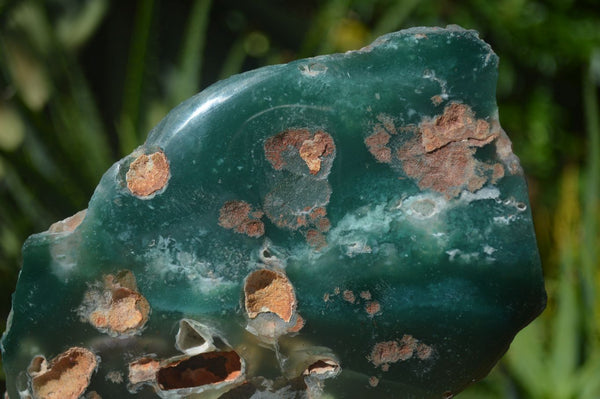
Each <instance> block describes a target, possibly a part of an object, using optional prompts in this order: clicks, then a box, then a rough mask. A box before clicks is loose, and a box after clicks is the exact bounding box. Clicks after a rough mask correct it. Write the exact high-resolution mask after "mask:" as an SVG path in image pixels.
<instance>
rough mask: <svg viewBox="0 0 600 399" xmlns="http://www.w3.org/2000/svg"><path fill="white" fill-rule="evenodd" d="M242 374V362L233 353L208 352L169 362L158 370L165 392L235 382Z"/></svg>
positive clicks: (158, 381) (158, 378) (161, 385)
mask: <svg viewBox="0 0 600 399" xmlns="http://www.w3.org/2000/svg"><path fill="white" fill-rule="evenodd" d="M241 374H242V360H241V358H240V357H239V355H238V354H237V353H235V352H233V351H231V352H207V353H201V354H199V355H195V356H191V357H187V358H183V359H178V360H175V361H172V362H169V363H167V364H165V365H163V366H162V367H160V369H159V370H158V372H157V373H156V381H157V383H158V386H159V387H160V389H161V390H163V391H168V390H171V389H184V388H193V387H200V386H204V385H210V384H217V383H221V382H228V381H234V380H236V379H238V377H240V375H241Z"/></svg>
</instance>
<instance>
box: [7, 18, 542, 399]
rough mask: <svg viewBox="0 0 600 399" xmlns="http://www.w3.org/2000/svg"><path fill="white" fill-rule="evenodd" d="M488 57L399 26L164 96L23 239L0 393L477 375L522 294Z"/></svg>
mask: <svg viewBox="0 0 600 399" xmlns="http://www.w3.org/2000/svg"><path fill="white" fill-rule="evenodd" d="M497 66H498V57H497V56H496V55H495V54H494V53H493V51H492V50H491V48H490V47H489V46H488V45H487V44H486V43H484V42H483V41H481V40H480V39H479V38H478V36H477V33H476V32H473V31H466V30H462V29H460V28H458V27H449V28H447V29H440V28H413V29H409V30H405V31H401V32H398V33H392V34H389V35H386V36H383V37H381V38H379V39H378V40H377V41H375V42H374V43H373V44H372V45H370V46H368V47H365V48H363V49H361V50H358V51H352V52H348V53H345V54H334V55H327V56H321V57H316V58H311V59H304V60H299V61H295V62H292V63H289V64H286V65H276V66H271V67H266V68H261V69H258V70H255V71H252V72H248V73H244V74H241V75H237V76H234V77H232V78H229V79H227V80H225V81H222V82H219V83H217V84H215V85H213V86H212V87H210V88H208V89H207V90H205V91H203V92H202V93H200V94H198V95H196V96H195V97H193V98H191V99H189V100H188V101H186V102H184V103H183V104H181V105H180V106H178V107H177V108H175V109H174V110H173V111H171V112H170V113H169V114H168V115H167V117H166V118H165V119H164V120H163V121H162V122H161V123H160V124H159V125H158V126H157V127H156V128H155V129H154V130H152V131H151V132H150V135H149V137H148V140H147V141H146V143H145V144H144V145H142V146H141V147H139V148H138V149H137V150H136V151H134V152H133V153H132V154H131V155H130V156H128V157H125V158H124V159H122V160H120V161H119V162H117V163H116V164H115V165H113V166H112V167H111V168H110V169H109V170H108V171H107V172H106V174H105V175H104V177H103V178H102V180H101V182H100V184H99V185H98V187H97V189H96V192H95V193H94V195H93V197H92V199H91V201H90V203H89V207H88V209H87V212H82V213H79V214H77V215H75V216H74V217H73V218H72V219H69V220H65V221H62V222H59V223H57V224H55V225H53V226H52V227H51V228H50V230H49V231H46V232H44V233H40V234H36V235H34V236H32V237H30V238H29V239H28V240H27V242H26V243H25V245H24V248H23V257H24V264H23V270H22V272H21V275H20V278H19V283H18V286H17V290H16V293H15V296H14V303H13V312H12V316H11V321H10V323H9V324H10V326H9V329H8V331H7V332H6V333H5V335H4V337H3V341H2V350H3V360H4V367H5V371H6V373H7V379H8V393H9V395H10V398H13V399H14V398H18V397H19V393H18V392H21V393H22V394H23V395H25V394H27V393H33V394H35V395H36V396H37V397H40V398H41V397H44V398H45V397H50V396H47V395H48V394H47V392H48V391H49V390H51V389H64V391H63V393H62V394H63V397H66V398H69V397H74V398H76V397H78V395H79V392H82V391H84V390H85V391H86V392H87V393H86V395H87V397H88V398H93V397H97V396H94V392H95V393H96V394H98V395H100V396H101V397H103V398H117V397H118V398H121V397H127V396H132V397H137V398H152V397H158V396H160V397H163V398H179V397H194V398H217V397H222V398H249V397H255V398H258V397H260V398H268V397H273V398H303V397H309V395H312V396H310V397H319V396H322V397H324V398H336V399H337V398H364V397H373V398H374V397H376V398H441V397H446V398H449V397H451V396H452V395H453V394H455V393H457V392H460V391H461V390H462V389H464V388H465V387H466V386H468V385H469V384H471V383H472V382H473V381H476V380H478V379H480V378H483V377H484V376H485V375H486V374H487V373H488V372H489V370H490V369H491V368H492V367H493V365H494V364H495V363H496V362H497V360H498V359H499V358H500V357H501V356H502V354H503V353H504V352H505V351H506V349H507V348H508V345H509V344H510V342H511V340H512V339H513V337H514V335H515V334H516V333H517V332H518V331H519V330H520V329H521V328H523V327H524V326H525V325H527V324H528V323H529V322H530V321H531V320H532V319H533V318H535V317H536V316H537V315H538V314H539V313H540V312H541V311H542V310H543V308H544V305H545V298H546V296H545V291H544V284H543V279H542V273H541V268H540V260H539V256H538V251H537V246H536V240H535V236H534V230H533V225H532V218H531V213H530V209H529V200H528V195H527V187H526V183H525V179H524V176H523V172H522V170H521V167H520V165H519V162H518V159H517V158H516V156H515V155H513V153H512V149H511V143H510V141H509V139H508V137H507V136H506V134H505V133H504V131H503V130H502V128H501V127H500V124H499V120H498V111H497V107H496V100H495V87H496V79H497ZM65 359H70V361H71V362H72V364H70V365H68V364H66V363H65V362H67V360H65ZM52 384H54V385H52ZM53 386H56V387H59V388H52V387H53ZM261 392H262V393H261ZM69 395H71V396H69Z"/></svg>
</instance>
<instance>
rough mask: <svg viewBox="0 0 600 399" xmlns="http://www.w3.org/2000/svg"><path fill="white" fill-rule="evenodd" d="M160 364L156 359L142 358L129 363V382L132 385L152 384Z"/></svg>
mask: <svg viewBox="0 0 600 399" xmlns="http://www.w3.org/2000/svg"><path fill="white" fill-rule="evenodd" d="M159 368H160V362H159V361H158V360H156V359H153V358H149V357H144V358H141V359H138V360H136V361H134V362H131V363H129V382H130V383H131V384H132V385H135V384H140V383H143V382H152V381H154V380H155V379H156V372H157V371H158V369H159Z"/></svg>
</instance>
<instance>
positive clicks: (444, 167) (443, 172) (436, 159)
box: [397, 139, 486, 197]
mask: <svg viewBox="0 0 600 399" xmlns="http://www.w3.org/2000/svg"><path fill="white" fill-rule="evenodd" d="M474 154H475V149H474V148H470V147H468V146H465V145H464V144H463V143H449V144H447V145H445V146H444V147H442V148H440V149H438V150H436V151H433V152H431V153H424V152H423V149H422V147H421V145H420V143H419V141H418V139H412V140H410V141H409V142H407V143H406V144H405V145H404V146H402V147H400V148H399V149H398V154H397V155H398V158H399V159H400V160H401V161H402V166H403V169H404V172H405V173H406V174H407V175H408V176H409V177H411V178H414V179H416V180H417V184H418V185H419V187H420V188H421V189H426V188H429V189H432V190H435V191H437V192H440V193H444V194H446V196H448V197H454V196H457V195H458V194H459V193H460V192H461V191H462V190H463V189H464V188H467V187H468V188H469V190H471V191H475V190H478V189H479V188H481V187H483V185H484V184H485V181H486V180H485V178H482V176H480V175H479V173H478V172H479V171H478V169H477V166H478V164H479V163H478V161H477V160H475V158H474V157H473V155H474Z"/></svg>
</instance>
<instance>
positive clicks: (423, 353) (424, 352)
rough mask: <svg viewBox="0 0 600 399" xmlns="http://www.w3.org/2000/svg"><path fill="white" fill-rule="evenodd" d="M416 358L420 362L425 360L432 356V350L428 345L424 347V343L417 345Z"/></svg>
mask: <svg viewBox="0 0 600 399" xmlns="http://www.w3.org/2000/svg"><path fill="white" fill-rule="evenodd" d="M416 351H417V356H418V357H419V359H421V360H427V359H429V358H430V357H431V355H432V354H433V349H432V348H431V346H429V345H425V344H424V343H419V344H417V348H416Z"/></svg>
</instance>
